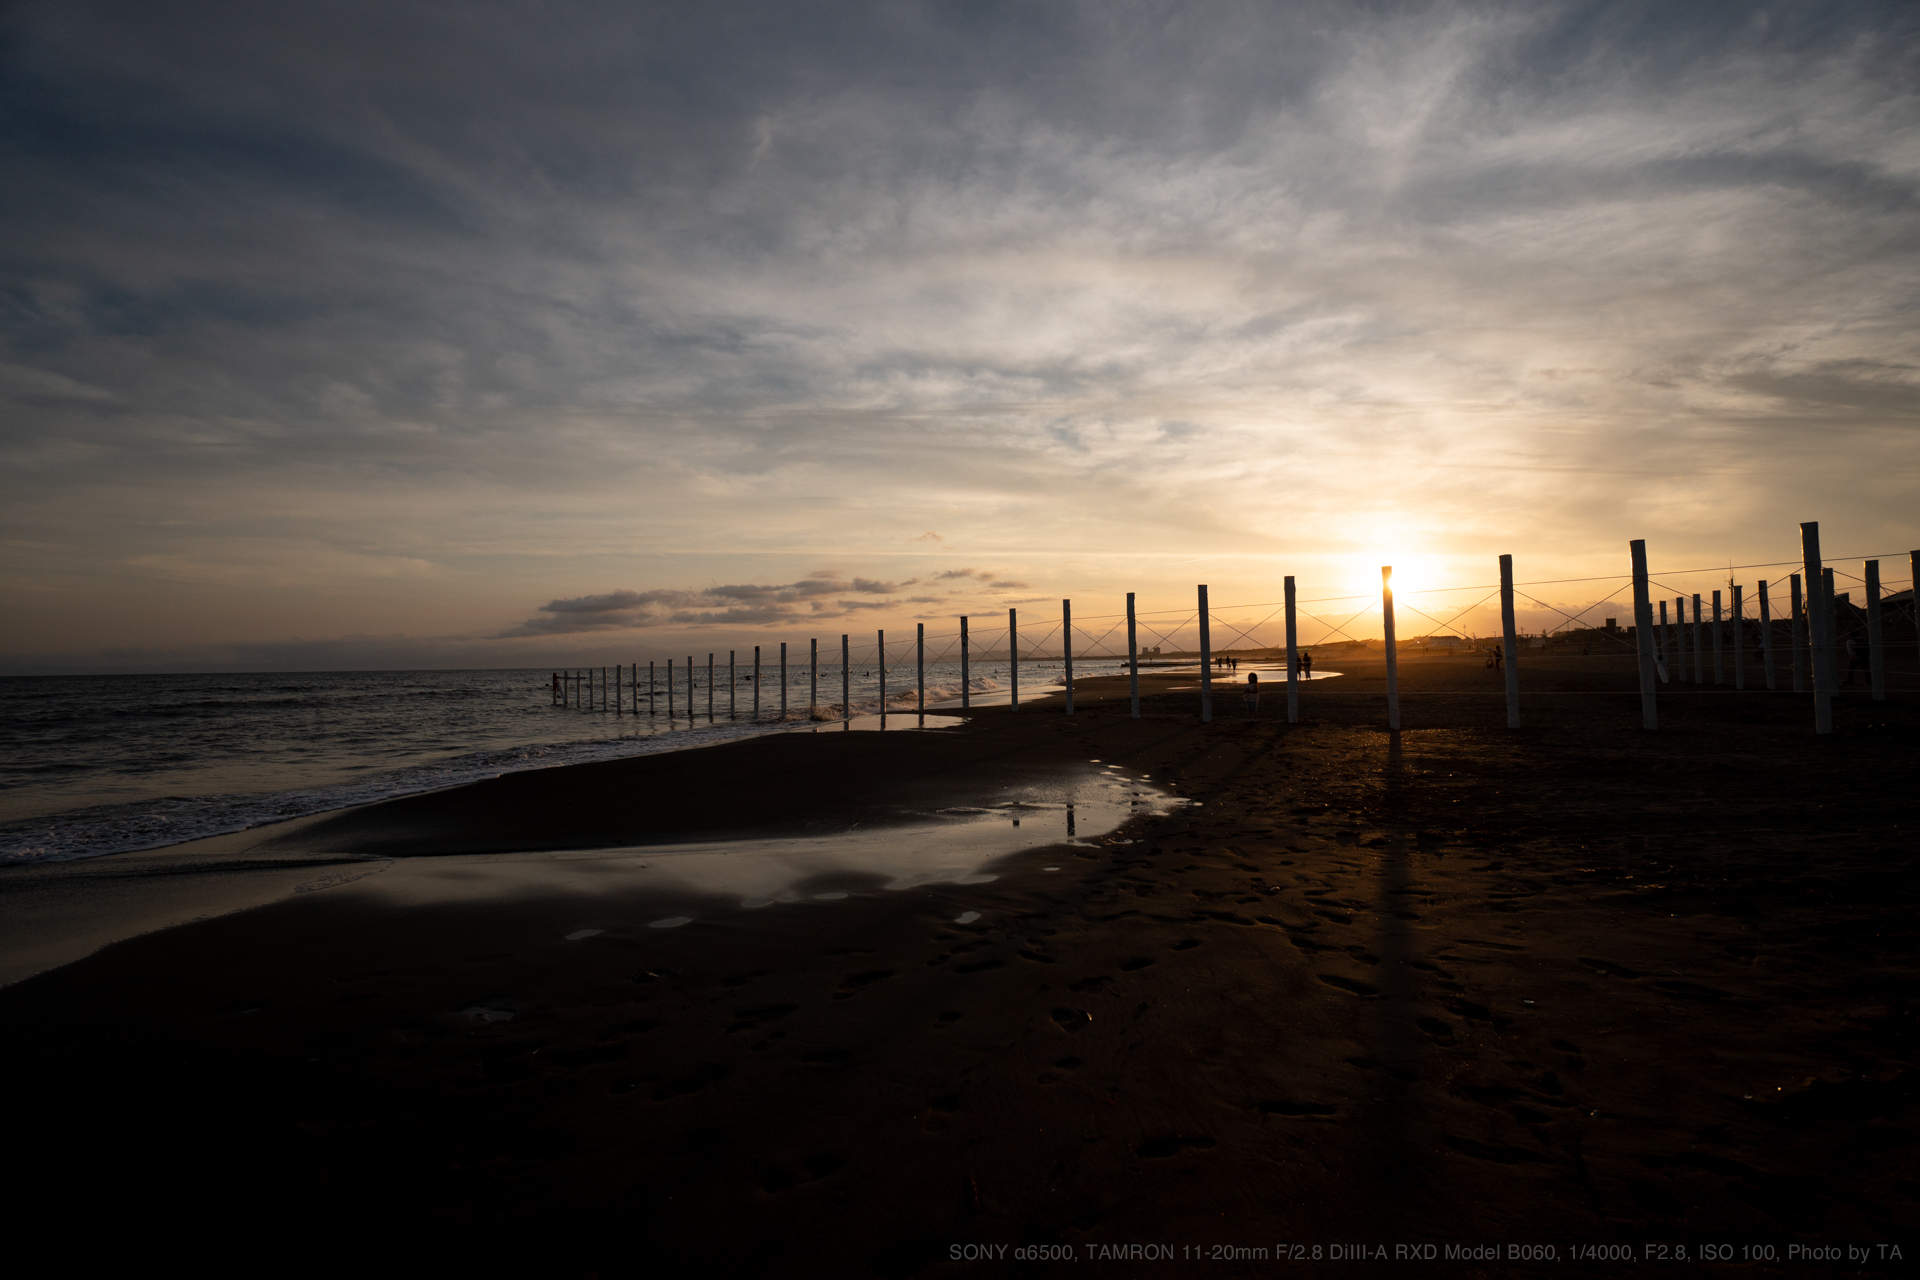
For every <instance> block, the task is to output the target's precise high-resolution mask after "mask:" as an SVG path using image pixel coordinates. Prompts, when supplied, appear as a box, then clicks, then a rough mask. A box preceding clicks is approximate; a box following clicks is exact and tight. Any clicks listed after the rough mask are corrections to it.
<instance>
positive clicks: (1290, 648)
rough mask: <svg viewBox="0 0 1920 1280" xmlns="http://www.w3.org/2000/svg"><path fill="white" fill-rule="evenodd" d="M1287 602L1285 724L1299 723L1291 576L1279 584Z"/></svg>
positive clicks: (1297, 630) (1297, 640) (1297, 633)
mask: <svg viewBox="0 0 1920 1280" xmlns="http://www.w3.org/2000/svg"><path fill="white" fill-rule="evenodd" d="M1281 589H1282V591H1283V593H1284V596H1285V599H1286V602H1287V723H1288V724H1299V723H1300V628H1299V623H1298V621H1297V619H1296V617H1295V614H1294V607H1293V604H1294V596H1293V575H1292V574H1288V575H1287V577H1286V579H1285V581H1284V582H1283V583H1282V584H1281Z"/></svg>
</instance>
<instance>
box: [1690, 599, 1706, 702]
mask: <svg viewBox="0 0 1920 1280" xmlns="http://www.w3.org/2000/svg"><path fill="white" fill-rule="evenodd" d="M1705 629H1706V628H1705V627H1704V626H1703V625H1702V624H1701V622H1700V593H1699V592H1698V591H1696V592H1694V593H1693V682H1694V683H1695V684H1705V683H1706V682H1707V667H1706V663H1705V661H1704V660H1703V656H1702V654H1701V652H1700V650H1701V644H1700V641H1701V640H1702V639H1703V637H1702V636H1701V634H1700V633H1701V632H1702V631H1704V630H1705Z"/></svg>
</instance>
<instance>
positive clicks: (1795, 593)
mask: <svg viewBox="0 0 1920 1280" xmlns="http://www.w3.org/2000/svg"><path fill="white" fill-rule="evenodd" d="M1787 596H1788V601H1787V608H1788V610H1789V611H1790V615H1791V616H1790V621H1789V624H1788V627H1787V630H1788V631H1789V632H1791V633H1792V638H1793V691H1794V692H1795V693H1805V692H1806V691H1807V686H1806V679H1805V676H1806V670H1807V602H1806V598H1805V597H1804V596H1802V595H1801V593H1800V575H1799V574H1797V573H1790V574H1788V575H1787Z"/></svg>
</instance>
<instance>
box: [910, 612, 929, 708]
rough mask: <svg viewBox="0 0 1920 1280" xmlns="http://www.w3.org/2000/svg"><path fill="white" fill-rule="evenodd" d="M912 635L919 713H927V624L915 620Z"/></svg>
mask: <svg viewBox="0 0 1920 1280" xmlns="http://www.w3.org/2000/svg"><path fill="white" fill-rule="evenodd" d="M913 625H914V628H915V630H914V635H913V660H914V663H915V664H916V665H915V670H916V671H917V672H918V673H919V680H920V714H921V715H925V714H926V713H927V624H926V623H924V622H916V623H914V624H913Z"/></svg>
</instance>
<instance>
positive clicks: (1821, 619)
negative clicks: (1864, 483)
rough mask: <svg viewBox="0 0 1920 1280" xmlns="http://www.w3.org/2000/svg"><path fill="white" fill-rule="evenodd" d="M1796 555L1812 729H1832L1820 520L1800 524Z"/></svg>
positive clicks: (1829, 612)
mask: <svg viewBox="0 0 1920 1280" xmlns="http://www.w3.org/2000/svg"><path fill="white" fill-rule="evenodd" d="M1800 558H1801V560H1802V561H1803V566H1802V567H1803V568H1804V570H1805V572H1806V575H1807V627H1808V639H1809V640H1810V641H1812V649H1813V731H1814V732H1815V733H1832V732H1833V663H1832V661H1831V657H1832V653H1831V650H1832V647H1833V637H1832V634H1831V632H1832V627H1833V601H1831V600H1828V599H1824V598H1823V597H1825V595H1826V581H1825V579H1826V574H1825V572H1824V566H1823V565H1822V564H1821V562H1820V522H1819V521H1817V520H1809V521H1807V522H1806V523H1804V524H1802V525H1801V526H1800Z"/></svg>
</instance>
